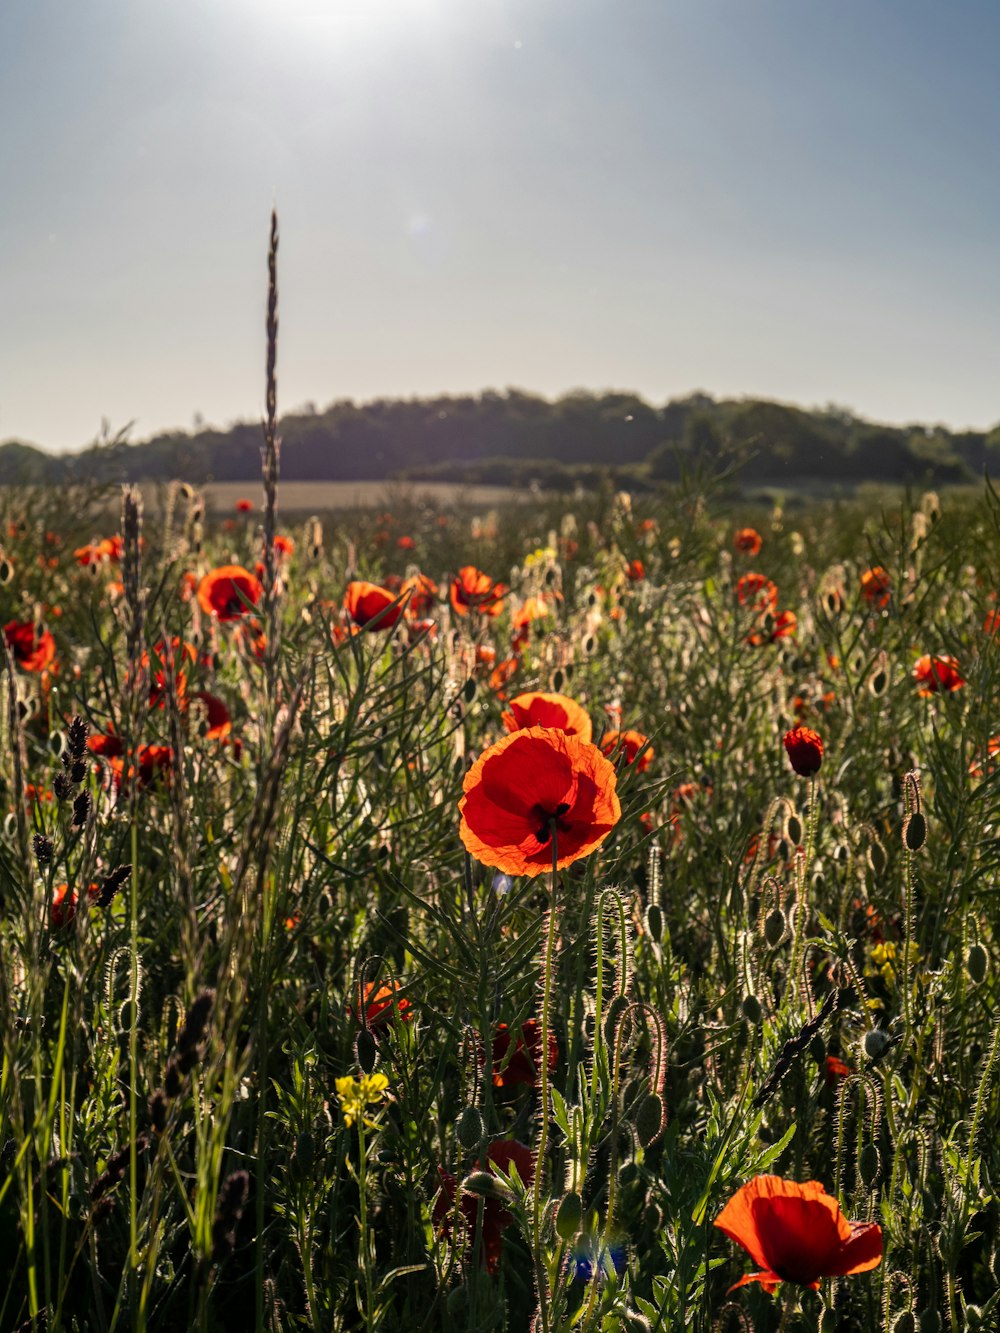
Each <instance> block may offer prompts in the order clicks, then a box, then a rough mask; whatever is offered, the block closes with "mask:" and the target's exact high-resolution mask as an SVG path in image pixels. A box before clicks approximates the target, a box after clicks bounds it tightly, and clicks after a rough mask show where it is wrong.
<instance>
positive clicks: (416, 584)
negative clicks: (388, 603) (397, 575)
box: [399, 574, 438, 620]
mask: <svg viewBox="0 0 1000 1333" xmlns="http://www.w3.org/2000/svg"><path fill="white" fill-rule="evenodd" d="M399 590H400V592H401V593H409V600H408V601H407V603H406V614H407V615H408V616H410V617H411V618H412V619H414V620H420V619H421V618H422V617H424V616H427V615H429V614H430V613H431V611H433V610H434V605H435V602H436V601H437V595H438V586H437V584H436V583H435V582H434V580H433V579H431V578H428V577H427V575H426V574H413V575H411V576H410V578H408V579H404V581H403V583H402V584H401V585H400V589H399Z"/></svg>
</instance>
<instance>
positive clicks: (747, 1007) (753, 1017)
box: [741, 995, 764, 1027]
mask: <svg viewBox="0 0 1000 1333" xmlns="http://www.w3.org/2000/svg"><path fill="white" fill-rule="evenodd" d="M741 1007H742V1009H743V1017H744V1018H745V1019H746V1020H747V1022H748V1023H752V1024H753V1025H754V1027H757V1026H758V1025H759V1024H760V1021H761V1019H762V1018H763V1017H764V1014H763V1011H762V1009H761V1007H760V1000H758V999H757V996H756V995H745V996H744V997H743V1004H742V1006H741Z"/></svg>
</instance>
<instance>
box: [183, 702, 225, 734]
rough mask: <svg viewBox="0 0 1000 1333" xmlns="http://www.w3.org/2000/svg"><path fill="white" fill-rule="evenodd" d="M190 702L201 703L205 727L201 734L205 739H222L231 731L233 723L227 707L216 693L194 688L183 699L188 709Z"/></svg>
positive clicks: (202, 719)
mask: <svg viewBox="0 0 1000 1333" xmlns="http://www.w3.org/2000/svg"><path fill="white" fill-rule="evenodd" d="M192 704H200V705H201V708H200V713H201V721H202V725H203V726H204V728H205V730H204V731H203V732H202V735H203V736H204V738H205V740H207V741H224V740H225V739H226V737H227V736H228V735H229V733H230V732H231V731H232V729H233V723H232V719H231V718H230V716H229V709H228V708H227V707H226V705H225V704H224V703H223V702H222V700H221V699H220V698H219V697H218V695H215V694H209V693H208V691H207V690H195V691H194V693H193V694H189V695H188V697H187V699H186V700H185V705H186V707H187V708H189V709H190V707H191V705H192Z"/></svg>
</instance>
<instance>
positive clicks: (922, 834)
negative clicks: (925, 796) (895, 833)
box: [903, 810, 927, 852]
mask: <svg viewBox="0 0 1000 1333" xmlns="http://www.w3.org/2000/svg"><path fill="white" fill-rule="evenodd" d="M926 838H927V820H926V819H925V818H924V817H923V815H922V814H921V813H920V811H919V810H914V812H913V814H912V815H910V816H909V818H908V819H907V821H906V823H905V824H904V825H903V841H904V842H905V843H906V845H907V847H908V848H909V849H910V851H911V852H919V851H920V849H921V847H923V845H924V842H925V840H926Z"/></svg>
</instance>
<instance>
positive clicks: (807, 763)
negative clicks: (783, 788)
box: [782, 727, 823, 778]
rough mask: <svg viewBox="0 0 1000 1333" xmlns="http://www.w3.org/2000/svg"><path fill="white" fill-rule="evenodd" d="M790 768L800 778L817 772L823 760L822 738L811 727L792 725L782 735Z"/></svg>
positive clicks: (808, 776)
mask: <svg viewBox="0 0 1000 1333" xmlns="http://www.w3.org/2000/svg"><path fill="white" fill-rule="evenodd" d="M782 742H783V744H784V746H785V750H786V751H787V753H788V758H789V761H790V763H791V765H792V768H794V769H795V771H796V773H798V775H799V777H800V778H810V777H812V775H813V774H814V773H818V772H819V770H820V765H821V764H822V762H823V738H822V736H820V734H819V732H818V731H813V730H812V728H811V727H792V729H791V731H786V732H785V734H784V736H783V737H782Z"/></svg>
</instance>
